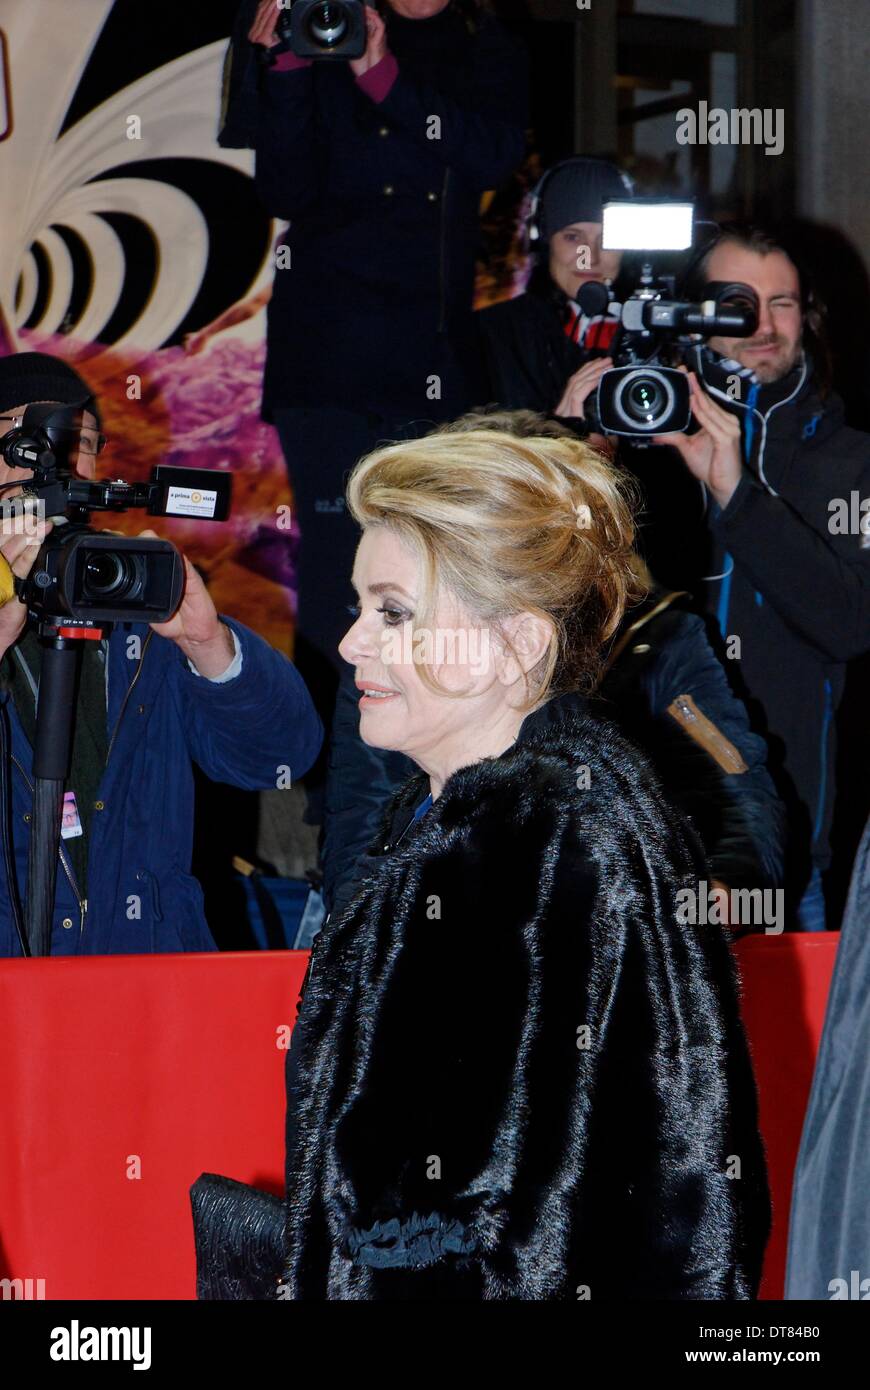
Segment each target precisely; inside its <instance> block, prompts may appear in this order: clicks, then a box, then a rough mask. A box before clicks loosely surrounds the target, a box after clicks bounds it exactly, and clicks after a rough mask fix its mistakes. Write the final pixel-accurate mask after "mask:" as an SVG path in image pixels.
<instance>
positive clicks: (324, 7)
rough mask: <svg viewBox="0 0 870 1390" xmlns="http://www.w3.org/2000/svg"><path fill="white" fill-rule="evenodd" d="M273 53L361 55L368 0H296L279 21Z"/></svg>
mask: <svg viewBox="0 0 870 1390" xmlns="http://www.w3.org/2000/svg"><path fill="white" fill-rule="evenodd" d="M275 34H276V36H277V38H278V43H277V44H276V45H275V46H274V47H273V48H272V49H271V52H272V53H281V52H285V53H287V52H289V53H295V54H296V56H297V58H361V57H362V55H363V54H364V53H365V51H366V17H365V0H292V4H291V5H290V6H289V8H283V9H282V10H281V11H280V14H279V17H278V22H277V24H276V25H275Z"/></svg>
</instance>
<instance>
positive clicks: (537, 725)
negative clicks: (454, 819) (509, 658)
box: [377, 691, 589, 857]
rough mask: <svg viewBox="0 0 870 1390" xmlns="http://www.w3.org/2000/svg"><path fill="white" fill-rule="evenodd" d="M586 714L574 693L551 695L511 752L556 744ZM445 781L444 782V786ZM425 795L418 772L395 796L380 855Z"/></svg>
mask: <svg viewBox="0 0 870 1390" xmlns="http://www.w3.org/2000/svg"><path fill="white" fill-rule="evenodd" d="M588 712H589V701H588V700H587V699H586V697H585V696H584V695H580V694H578V693H576V692H574V691H571V692H569V693H568V694H565V695H554V696H553V697H552V699H549V700H547V701H546V703H545V704H543V705H541V706H539V708H538V709H536V710H532V711H531V712H530V713H529V714H527V715H526V717H525V719H524V720H523V722H522V724H521V725H520V729H519V733H518V734H517V737H516V740H515V742H514V743H513V744H511V748H514V747H516V746H517V744H530V743H541V742H542V741H544V742H549V741H550V740H555V741H558V738H559V734H560V732H561V731H562V729H563V726H564V725H565V723H566V721H568V722H571V721H574V720H580V719H583V718H584V717H585V716H586V715H587V714H588ZM509 751H510V749H505V753H507V752H509ZM501 756H504V754H502V755H501ZM449 780H450V779H449V778H448V782H449ZM428 793H429V778H428V775H427V774H426V773H425V772H423V771H422V769H421V770H419V771H418V772H417V773H416V774H415V775H414V776H413V777H411V778H410V779H409V780H408V781H407V782H406V783H405V785H404V787H402V788H401V790H400V791H399V792H398V793H397V800H396V802H395V805H394V807H393V810H392V813H391V816H390V821H389V826H386V825H385V826H384V830H385V831H386V834H382V835H381V841H382V844H381V854H384V853H387V852H388V851H389V850H390V849H392V848H393V847H394V846H395V845H396V843H397V841H398V840H399V838H400V837H403V836H404V834H405V832H406V831H407V830H408V827H409V825H410V821H411V817H412V816H413V814H414V811H415V810H416V808H417V807H418V806H419V804H420V802H421V801H423V799H424V798H425V797H426V796H427V795H428ZM377 857H380V855H378V856H377Z"/></svg>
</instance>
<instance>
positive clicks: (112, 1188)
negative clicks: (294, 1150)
mask: <svg viewBox="0 0 870 1390" xmlns="http://www.w3.org/2000/svg"><path fill="white" fill-rule="evenodd" d="M838 939H839V938H838V937H837V935H835V934H833V933H829V934H827V935H824V936H781V937H757V938H748V939H746V940H744V941H742V942H740V943H739V944H738V954H739V957H740V962H741V967H742V971H743V977H744V1010H745V1017H746V1022H747V1027H748V1030H749V1034H750V1038H751V1040H752V1046H753V1053H754V1057H755V1064H756V1070H757V1074H758V1080H759V1087H760V1091H761V1115H762V1129H763V1131H764V1134H765V1137H766V1140H767V1145H768V1151H769V1158H770V1168H771V1180H772V1186H773V1195H774V1202H775V1207H776V1211H775V1227H774V1236H773V1239H772V1242H771V1246H770V1250H769V1256H768V1264H767V1275H766V1280H765V1289H764V1293H765V1295H766V1296H767V1297H772V1298H778V1297H780V1296H781V1291H782V1282H783V1271H784V1261H785V1239H786V1223H787V1219H788V1202H789V1193H790V1188H791V1179H792V1171H793V1168H794V1161H795V1157H796V1153H797V1145H798V1141H799V1138H800V1129H801V1123H802V1119H803V1113H804V1109H805V1106H806V1099H807V1093H808V1090H809V1084H810V1079H811V1075H812V1067H813V1059H814V1056H815V1052H816V1048H817V1046H818V1039H819V1034H820V1031H821V1026H822V1020H823V1015H824V1007H825V1000H826V997H827V992H828V986H829V983H830V977H831V971H832V969H833V963H834V955H835V951H836V946H837V941H838ZM306 958H307V953H305V952H302V951H287V952H283V951H282V952H273V953H267V952H264V953H263V954H232V955H213V956H212V955H193V956H155V957H148V956H139V957H129V956H127V957H112V956H106V957H92V958H90V959H81V960H45V961H21V960H17V961H0V1017H2V1019H3V1044H2V1056H0V1278H7V1279H9V1278H12V1279H21V1280H32V1281H33V1283H32V1285H30V1289H31V1291H32V1296H38V1295H39V1293H40V1292H41V1291H42V1292H44V1296H45V1297H46V1298H48V1299H53V1298H75V1299H87V1298H97V1299H109V1298H121V1299H132V1298H144V1299H149V1298H173V1299H187V1298H192V1297H193V1296H194V1273H195V1264H194V1256H193V1239H192V1233H191V1220H190V1207H189V1202H188V1195H187V1192H188V1188H189V1186H190V1184H191V1183H192V1182H193V1181H194V1179H195V1178H196V1177H198V1176H199V1174H200V1173H201V1172H204V1171H210V1172H215V1173H225V1174H227V1175H228V1176H230V1177H234V1178H238V1179H240V1180H242V1181H244V1182H250V1183H254V1184H256V1185H257V1186H260V1187H263V1188H267V1189H269V1190H271V1191H273V1192H277V1193H281V1192H282V1191H283V1183H282V1168H283V1156H284V1150H283V1144H284V1139H283V1120H284V1090H283V1066H284V1056H285V1047H286V1042H287V1038H288V1036H289V1032H290V1029H291V1027H292V1024H293V1020H294V1018H295V1013H296V1009H295V1005H296V998H297V994H298V990H299V986H300V984H301V981H302V976H303V974H304V970H305V964H306ZM448 970H449V959H448V958H445V973H446V972H447V971H448ZM39 1280H43V1281H44V1283H43V1284H42V1285H40V1284H39V1283H38V1281H39ZM4 1294H5V1296H7V1297H8V1296H9V1293H8V1291H6V1289H5V1286H4Z"/></svg>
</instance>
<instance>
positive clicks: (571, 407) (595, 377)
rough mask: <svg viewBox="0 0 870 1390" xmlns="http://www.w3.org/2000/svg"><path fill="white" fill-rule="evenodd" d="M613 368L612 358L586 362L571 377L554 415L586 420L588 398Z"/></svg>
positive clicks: (599, 358) (597, 358) (598, 358)
mask: <svg viewBox="0 0 870 1390" xmlns="http://www.w3.org/2000/svg"><path fill="white" fill-rule="evenodd" d="M612 366H613V359H612V358H611V357H596V358H594V360H593V361H592V362H584V364H583V366H582V367H581V368H580V369H579V371H576V372H575V373H574V375H573V376H569V378H568V385H567V386H566V387H565V390H564V392H563V393H562V399H561V400H560V402H559V404H558V405H557V406H556V409H555V410H554V411H553V414H554V415H566V416H568V417H569V418H570V419H573V420H585V419H586V416H585V413H584V410H583V406H584V403H585V401H586V398H587V396H591V395H592V392H593V391H596V390H597V389H598V383H599V381H600V380H601V378H602V376H603V375H604V373H605V372H607V371H609V370H610V368H611V367H612Z"/></svg>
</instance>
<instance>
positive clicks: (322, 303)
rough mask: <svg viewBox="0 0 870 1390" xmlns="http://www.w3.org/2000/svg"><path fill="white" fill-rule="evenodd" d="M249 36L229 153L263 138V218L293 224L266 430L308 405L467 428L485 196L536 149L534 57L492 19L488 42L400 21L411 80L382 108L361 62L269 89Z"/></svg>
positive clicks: (404, 77)
mask: <svg viewBox="0 0 870 1390" xmlns="http://www.w3.org/2000/svg"><path fill="white" fill-rule="evenodd" d="M251 8H252V9H254V10H255V9H256V6H255V5H253V6H252V7H251ZM243 20H244V15H243ZM239 29H240V31H237V35H236V41H235V44H236V48H237V50H238V52H237V62H236V73H235V79H234V85H231V89H230V90H231V97H230V105H229V108H228V113H227V115H228V120H227V125H226V126H225V128H224V132H223V134H222V136H221V142H222V143H224V144H231V145H232V144H235V143H245V142H246V141H247V140H248V139H250V141H251V143H253V144H254V146H255V149H256V183H257V189H258V191H259V194H260V197H261V199H262V202H263V204H264V206H265V208H266V210H267V211H268V212H270V213H272V214H273V215H274V216H275V217H279V218H286V219H288V220H289V221H290V224H291V225H290V227H289V229H288V231H287V233H286V235H285V236H284V237H282V241H283V242H285V243H286V245H287V247H288V248H289V250H290V266H289V267H286V268H283V269H277V270H276V272H275V287H274V293H273V297H272V301H271V304H270V306H269V321H268V353H267V360H266V372H265V380H264V395H263V412H264V416H265V418H267V419H269V418H271V411H272V410H273V409H275V408H279V407H292V406H307V407H318V406H327V407H328V406H337V407H341V408H343V409H345V410H358V411H363V412H366V411H374V412H376V413H377V414H379V415H382V416H385V417H392V418H395V419H403V418H414V417H416V416H425V417H426V418H432V419H433V420H440V419H450V418H452V416H453V415H455V414H457V413H459V412H460V411H462V410H464V409H466V408H467V406H468V405H469V404H470V403H471V401H472V400H473V399H474V396H475V392H474V389H473V384H472V383H473V382H474V380H475V376H476V369H475V359H474V352H473V346H472V318H471V306H472V296H473V291H474V260H475V250H476V246H477V241H478V208H479V203H480V197H481V194H482V193H483V192H484V191H485V190H486V189H489V188H494V187H496V186H497V185H498V184H499V183H501V182H502V181H503V180H504V179H505V178H506V177H507V175H508V174H510V173H511V171H512V170H513V169H514V168H515V166H516V165H518V164H519V163H520V161H521V159H522V157H523V152H524V149H525V126H526V64H525V58H524V55H523V53H522V50H521V48H520V47H519V46H518V45H517V44H516V43H515V41H514V40H513V39H512V38H511V37H510V36H509V35H508V34H507V32H506V31H505V30H504V29H503V28H502V27H501V26H500V25H499V24H498V23H497V21H496V20H494V19H492V18H491V17H484V18H483V19H482V20H481V21H480V23H479V25H478V26H477V28H476V30H475V31H474V32H472V31H471V30H470V29H469V28H468V26H467V24H466V22H465V20H464V19H463V17H462V16H461V15H460V14H459V13H458V12H457V11H456V10H455V9H454V8H453V6H452V5H451V6H448V7H447V9H445V10H443V11H441V12H440V13H439V14H438V15H435V16H433V17H432V18H429V19H418V20H410V19H404V18H402V17H401V16H400V15H397V14H396V13H395V12H393V11H391V12H390V13H389V16H388V20H387V37H388V44H389V49H390V51H391V52H392V53H393V55H394V56H395V58H396V60H397V62H398V68H399V72H398V76H397V78H396V79H395V82H394V83H393V86H392V87H391V89H390V91H389V92H388V94H387V95H386V97H385V98H384V100H383V101H381V102H380V103H376V102H374V101H373V100H372V99H371V98H370V97H369V96H367V95H366V94H365V92H364V91H363V90H362V89H361V88H360V86H359V85H358V83H357V82H356V80H355V78H354V74H353V72H352V70H351V68H350V67H349V65H348V64H347V63H346V62H336V61H329V62H316V63H314V64H313V66H311V67H309V68H305V69H300V70H297V71H291V72H283V73H281V72H271V71H268V70H267V71H266V72H263V73H258V72H257V69H256V62H255V60H254V58H253V46H252V45H251V44H248V43H246V42H245V40H244V37H243V33H244V27H243V24H241V25H240V26H239ZM254 91H258V93H259V99H258V101H257V102H256V104H255V103H254V102H253V99H252V92H254ZM435 377H437V378H439V380H438V381H437V382H436V381H435V380H434V378H435Z"/></svg>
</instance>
